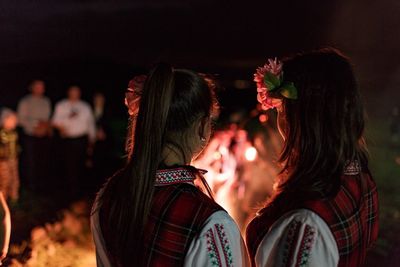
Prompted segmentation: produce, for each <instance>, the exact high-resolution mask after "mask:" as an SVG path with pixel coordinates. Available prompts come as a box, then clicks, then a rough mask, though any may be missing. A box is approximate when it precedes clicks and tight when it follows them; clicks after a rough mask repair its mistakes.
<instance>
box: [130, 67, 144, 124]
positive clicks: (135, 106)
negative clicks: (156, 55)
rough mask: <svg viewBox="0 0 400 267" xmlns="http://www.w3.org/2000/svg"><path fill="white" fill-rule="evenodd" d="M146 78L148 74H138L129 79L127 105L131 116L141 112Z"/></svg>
mask: <svg viewBox="0 0 400 267" xmlns="http://www.w3.org/2000/svg"><path fill="white" fill-rule="evenodd" d="M146 79H147V76H146V75H138V76H135V77H133V79H132V80H130V81H129V84H128V89H127V90H126V93H125V105H126V106H127V107H128V112H129V115H131V116H134V115H137V114H138V112H139V105H140V98H141V96H142V93H143V87H144V83H145V82H146Z"/></svg>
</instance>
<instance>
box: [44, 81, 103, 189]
mask: <svg viewBox="0 0 400 267" xmlns="http://www.w3.org/2000/svg"><path fill="white" fill-rule="evenodd" d="M52 122H53V125H54V127H55V128H56V129H58V131H59V134H60V137H61V150H62V155H63V157H64V159H63V167H64V169H63V174H65V179H66V180H65V182H66V183H67V186H68V187H69V190H70V193H71V194H74V193H78V190H77V189H78V188H79V186H78V182H79V181H80V179H81V178H83V173H84V170H85V162H86V157H87V151H88V148H89V147H91V145H92V144H93V143H94V141H95V138H96V130H95V122H94V117H93V113H92V110H91V108H90V106H89V104H87V103H86V102H84V101H82V100H81V90H80V88H79V87H78V86H71V87H70V88H69V89H68V98H67V99H64V100H61V101H60V102H58V103H57V104H56V106H55V111H54V115H53V119H52ZM88 142H89V143H88Z"/></svg>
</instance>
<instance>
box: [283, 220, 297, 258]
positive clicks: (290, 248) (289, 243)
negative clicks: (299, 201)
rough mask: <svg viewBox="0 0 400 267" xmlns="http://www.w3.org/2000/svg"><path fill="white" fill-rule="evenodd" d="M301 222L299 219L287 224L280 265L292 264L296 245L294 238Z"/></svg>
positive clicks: (295, 238)
mask: <svg viewBox="0 0 400 267" xmlns="http://www.w3.org/2000/svg"><path fill="white" fill-rule="evenodd" d="M300 226H301V223H300V222H299V221H293V222H292V223H291V224H290V225H289V229H288V234H287V237H286V241H285V245H284V250H283V258H282V266H290V265H291V264H292V259H293V254H294V250H295V247H296V240H297V236H298V234H299V230H300Z"/></svg>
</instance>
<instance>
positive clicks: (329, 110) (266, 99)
mask: <svg viewBox="0 0 400 267" xmlns="http://www.w3.org/2000/svg"><path fill="white" fill-rule="evenodd" d="M254 81H256V82H257V91H258V97H257V99H258V101H259V102H260V103H261V104H262V105H263V108H264V109H266V110H268V109H272V108H276V109H277V112H278V120H277V126H278V129H279V132H280V134H281V136H282V138H283V140H284V146H283V150H282V152H281V156H280V159H279V162H280V163H281V165H282V167H283V169H282V171H281V172H280V175H279V176H278V177H277V180H276V183H275V186H274V192H273V195H272V197H271V198H270V199H269V201H268V202H267V204H266V205H265V207H264V208H263V209H261V210H259V211H258V214H257V216H256V217H255V218H254V219H253V220H252V221H251V222H250V224H249V225H248V227H247V243H246V244H247V246H248V250H249V254H250V257H251V260H252V265H253V266H310V267H319V266H325V267H334V266H335V267H336V266H339V267H357V266H363V265H364V263H365V260H366V255H367V251H368V249H370V248H371V247H372V245H373V244H374V242H375V241H376V240H377V237H378V195H377V188H376V184H375V182H374V180H373V178H372V175H371V173H370V171H369V169H368V154H367V149H366V145H365V142H364V137H363V135H364V123H365V122H364V108H363V103H362V100H361V96H360V92H359V89H358V86H357V83H356V79H355V76H354V72H353V68H352V65H351V63H350V62H349V59H348V58H346V57H345V56H343V55H342V54H341V53H340V52H339V51H337V50H335V49H323V50H318V51H314V52H309V53H304V54H299V55H297V56H295V57H293V58H290V59H287V60H285V61H284V63H283V64H282V63H281V62H280V61H278V60H277V59H275V60H269V62H268V63H267V64H265V65H264V66H263V67H261V68H259V69H257V73H256V74H255V76H254Z"/></svg>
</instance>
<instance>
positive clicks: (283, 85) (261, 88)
mask: <svg viewBox="0 0 400 267" xmlns="http://www.w3.org/2000/svg"><path fill="white" fill-rule="evenodd" d="M282 66H283V64H282V62H281V61H279V60H277V59H276V58H275V59H274V60H272V59H268V62H267V63H266V64H265V65H264V66H262V67H259V68H257V70H256V73H255V74H254V81H255V82H256V84H257V93H258V94H257V100H258V102H260V103H261V106H262V109H264V110H268V109H272V108H276V107H279V106H280V105H281V104H282V101H281V99H280V98H278V97H271V93H272V92H273V93H274V94H276V93H277V94H279V95H280V96H282V97H285V98H287V99H297V89H296V87H295V86H294V84H293V83H292V82H288V81H284V80H283V71H282Z"/></svg>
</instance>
